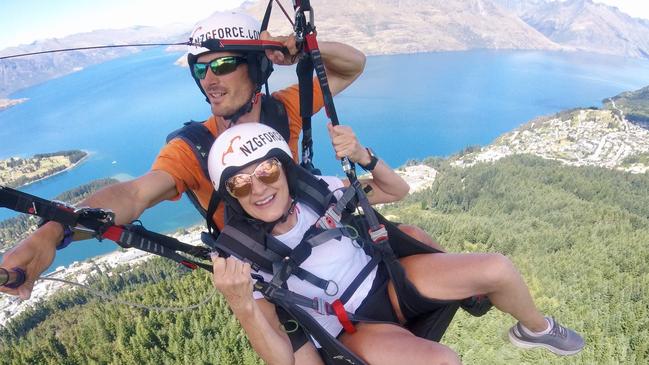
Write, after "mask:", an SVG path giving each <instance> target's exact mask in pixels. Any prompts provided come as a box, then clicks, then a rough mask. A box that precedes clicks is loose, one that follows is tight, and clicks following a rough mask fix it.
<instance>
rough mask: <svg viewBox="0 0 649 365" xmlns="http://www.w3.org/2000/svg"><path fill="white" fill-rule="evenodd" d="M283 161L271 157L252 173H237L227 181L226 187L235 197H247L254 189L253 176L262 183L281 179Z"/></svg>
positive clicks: (267, 183)
mask: <svg viewBox="0 0 649 365" xmlns="http://www.w3.org/2000/svg"><path fill="white" fill-rule="evenodd" d="M281 167H282V163H281V162H279V160H277V159H276V158H271V159H269V160H266V161H264V162H262V163H260V164H259V165H258V166H257V167H255V171H253V172H252V174H236V175H234V176H232V177H231V178H229V179H228V180H227V181H226V182H225V188H226V190H227V191H228V193H230V195H232V196H233V197H235V198H245V197H246V196H248V194H250V192H251V191H252V177H253V176H255V177H256V178H257V179H258V180H259V181H261V182H262V183H264V184H266V185H269V184H272V183H274V182H276V181H277V180H278V179H279V175H280V174H279V172H280V170H281Z"/></svg>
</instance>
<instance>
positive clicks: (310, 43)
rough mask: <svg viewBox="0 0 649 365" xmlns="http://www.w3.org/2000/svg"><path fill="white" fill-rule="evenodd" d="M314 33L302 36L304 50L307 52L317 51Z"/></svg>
mask: <svg viewBox="0 0 649 365" xmlns="http://www.w3.org/2000/svg"><path fill="white" fill-rule="evenodd" d="M315 35H316V34H315V32H314V33H310V34H307V35H305V36H304V40H306V50H305V51H307V52H311V51H315V50H316V49H318V40H317V39H316V38H315Z"/></svg>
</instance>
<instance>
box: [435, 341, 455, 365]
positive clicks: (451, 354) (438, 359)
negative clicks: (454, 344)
mask: <svg viewBox="0 0 649 365" xmlns="http://www.w3.org/2000/svg"><path fill="white" fill-rule="evenodd" d="M431 345H432V346H434V347H435V349H434V356H433V358H432V359H431V362H430V363H431V364H439V365H457V364H461V363H462V362H461V361H460V357H459V356H458V355H457V353H455V351H453V350H452V349H451V348H450V347H447V346H444V345H442V344H440V343H437V342H432V343H431Z"/></svg>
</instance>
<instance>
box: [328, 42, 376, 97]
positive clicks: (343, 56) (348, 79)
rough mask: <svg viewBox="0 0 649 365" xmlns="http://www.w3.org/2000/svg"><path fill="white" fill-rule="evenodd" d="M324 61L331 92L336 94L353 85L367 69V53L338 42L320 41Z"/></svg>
mask: <svg viewBox="0 0 649 365" xmlns="http://www.w3.org/2000/svg"><path fill="white" fill-rule="evenodd" d="M318 45H319V47H320V53H321V54H322V62H323V63H324V66H325V69H326V70H327V80H328V81H329V89H331V93H332V94H333V95H336V94H338V93H340V92H341V91H343V90H345V88H347V86H349V85H351V83H352V82H354V80H356V79H357V78H358V77H359V76H360V75H361V74H362V73H363V70H364V69H365V55H364V54H363V52H361V51H359V50H357V49H356V48H354V47H351V46H348V45H346V44H343V43H338V42H319V43H318Z"/></svg>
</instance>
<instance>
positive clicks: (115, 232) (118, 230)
mask: <svg viewBox="0 0 649 365" xmlns="http://www.w3.org/2000/svg"><path fill="white" fill-rule="evenodd" d="M122 232H124V227H122V226H110V227H108V229H107V230H106V232H104V234H102V235H101V236H102V237H104V238H108V239H109V240H111V241H113V242H119V239H120V238H121V237H122Z"/></svg>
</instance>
